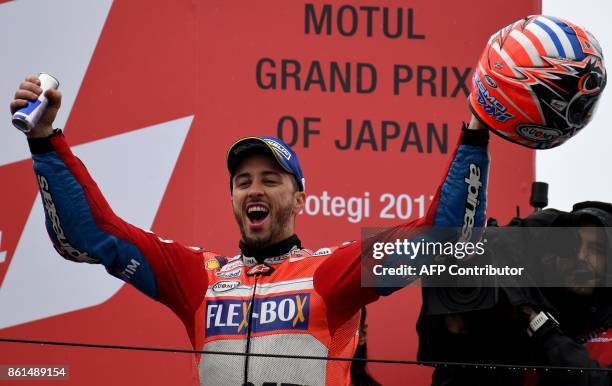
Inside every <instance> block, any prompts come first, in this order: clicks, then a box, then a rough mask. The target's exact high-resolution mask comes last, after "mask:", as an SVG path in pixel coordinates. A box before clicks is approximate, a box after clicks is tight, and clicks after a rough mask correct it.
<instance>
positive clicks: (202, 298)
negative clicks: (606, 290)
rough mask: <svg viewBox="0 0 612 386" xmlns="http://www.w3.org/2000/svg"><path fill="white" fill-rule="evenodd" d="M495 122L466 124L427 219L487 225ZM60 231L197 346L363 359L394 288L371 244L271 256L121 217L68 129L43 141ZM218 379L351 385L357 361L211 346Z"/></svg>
mask: <svg viewBox="0 0 612 386" xmlns="http://www.w3.org/2000/svg"><path fill="white" fill-rule="evenodd" d="M487 139H488V136H487V133H486V131H464V132H463V134H462V137H461V140H460V141H459V143H458V146H457V149H456V150H455V153H454V156H453V159H452V162H451V163H450V165H449V167H448V170H447V174H446V175H445V176H444V179H443V181H442V183H441V185H440V187H439V188H438V189H437V192H436V195H435V197H434V199H433V203H432V204H431V206H430V208H429V210H428V212H427V215H426V216H425V217H424V218H422V219H420V220H419V221H418V222H415V223H412V224H404V225H401V226H399V227H398V229H402V228H404V229H411V228H410V227H418V226H423V225H435V226H444V227H462V228H463V229H464V230H465V229H468V228H471V227H472V226H474V227H481V226H483V225H484V220H485V207H486V186H487V180H488V178H487V177H488V167H489V157H488V151H487V142H488V141H487ZM30 149H31V151H32V153H33V159H34V170H35V173H36V177H37V180H38V184H39V187H40V192H41V195H42V199H43V203H44V207H45V214H46V223H47V229H48V232H49V235H50V237H51V240H52V241H53V244H54V246H55V248H56V249H57V251H58V252H59V253H60V254H61V255H62V256H64V257H65V258H67V259H70V260H74V261H79V262H88V263H100V264H103V265H104V266H105V267H106V269H107V271H108V272H109V273H111V274H112V275H114V276H116V277H118V278H120V279H122V280H124V281H126V282H128V283H130V284H132V285H134V286H135V287H137V288H138V289H139V290H141V291H142V292H144V293H145V294H146V295H148V296H150V297H151V298H153V299H155V300H158V301H160V302H162V303H163V304H165V305H166V306H168V307H170V308H171V309H172V310H173V311H174V312H175V313H176V315H177V316H178V317H179V318H180V319H181V320H182V321H183V323H184V325H185V328H186V330H187V333H188V335H189V338H190V340H191V342H192V344H193V347H194V349H198V350H212V351H231V352H238V353H245V352H249V353H255V354H289V355H298V356H303V355H310V356H322V357H351V356H352V355H353V352H354V349H355V347H356V343H357V327H358V322H359V310H360V308H361V307H362V306H363V305H365V304H367V303H370V302H373V301H375V300H376V299H377V298H378V297H379V295H380V294H384V295H386V294H389V293H390V292H392V291H393V290H390V289H389V288H385V289H380V290H377V289H376V288H362V286H361V270H362V262H361V259H360V252H361V248H360V242H351V243H345V244H342V245H340V246H337V247H332V248H323V249H319V250H318V251H316V252H313V251H312V250H309V249H301V248H297V247H296V248H294V249H292V250H290V251H288V252H287V253H285V254H283V255H281V256H270V258H268V259H266V261H265V264H259V263H257V261H256V260H254V259H253V258H250V257H248V256H242V255H237V256H235V257H233V258H227V257H223V256H222V255H220V254H217V253H213V252H210V251H207V250H203V249H200V248H193V247H186V246H183V245H180V244H179V243H175V242H168V241H166V240H164V239H162V238H160V237H158V236H157V235H155V234H153V233H151V232H148V231H145V230H142V229H140V228H138V227H135V226H133V225H130V224H128V223H126V222H125V221H123V220H122V219H121V218H120V217H118V216H117V215H115V213H113V211H112V210H111V208H110V207H109V205H108V204H107V202H106V201H105V199H104V197H103V196H102V193H101V192H100V190H99V189H98V187H97V185H96V184H95V182H94V181H93V179H92V178H91V176H90V175H89V173H88V172H87V170H86V169H85V167H84V165H83V164H82V163H81V162H80V160H79V159H77V158H76V157H75V156H74V155H73V154H72V152H71V151H70V148H69V146H68V144H67V143H66V141H65V138H64V136H63V135H62V134H61V132H59V131H58V132H56V133H55V134H54V135H52V136H51V137H49V138H44V139H31V140H30ZM197 362H198V364H199V370H200V381H201V383H202V384H207V385H242V384H248V385H263V384H265V385H275V384H277V385H280V384H281V383H285V384H292V385H324V384H325V385H348V384H349V382H350V376H349V368H350V362H346V361H331V360H330V361H326V360H310V359H309V360H306V359H302V360H298V359H278V358H270V357H259V356H248V357H245V356H228V355H214V354H208V355H206V354H204V355H201V356H200V357H198V358H197Z"/></svg>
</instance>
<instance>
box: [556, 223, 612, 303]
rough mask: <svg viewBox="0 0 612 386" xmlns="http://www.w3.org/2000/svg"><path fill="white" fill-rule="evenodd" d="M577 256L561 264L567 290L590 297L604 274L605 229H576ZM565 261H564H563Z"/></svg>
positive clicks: (605, 254) (585, 226)
mask: <svg viewBox="0 0 612 386" xmlns="http://www.w3.org/2000/svg"><path fill="white" fill-rule="evenodd" d="M578 236H579V239H580V248H579V250H578V256H577V258H576V259H572V260H571V261H567V260H566V261H565V262H563V263H562V264H561V267H560V268H561V270H562V272H563V273H564V275H565V277H566V278H567V279H566V280H567V281H566V282H567V287H568V289H569V290H570V291H571V292H573V293H576V294H578V295H591V294H593V291H594V290H595V288H596V287H597V286H598V285H601V282H602V280H603V279H604V277H605V274H606V265H607V253H606V247H607V246H606V234H605V228H601V227H597V226H595V225H594V224H586V225H583V226H581V227H580V228H578ZM564 260H565V259H564Z"/></svg>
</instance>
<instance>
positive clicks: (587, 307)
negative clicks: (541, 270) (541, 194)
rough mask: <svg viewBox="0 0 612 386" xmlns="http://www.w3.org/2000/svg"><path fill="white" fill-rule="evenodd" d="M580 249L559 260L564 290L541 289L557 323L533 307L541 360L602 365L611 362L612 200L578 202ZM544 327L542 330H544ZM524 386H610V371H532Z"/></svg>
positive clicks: (529, 312)
mask: <svg viewBox="0 0 612 386" xmlns="http://www.w3.org/2000/svg"><path fill="white" fill-rule="evenodd" d="M572 215H573V217H574V219H573V221H576V222H577V223H578V226H579V227H580V228H579V229H578V236H579V240H580V248H579V249H578V251H577V254H576V256H575V258H573V259H567V258H565V259H564V258H561V259H559V260H558V261H557V269H558V271H559V273H560V274H561V275H562V277H565V278H567V281H566V286H565V287H563V288H547V289H544V290H543V292H544V294H545V295H546V297H547V298H548V299H549V300H550V301H551V304H552V305H553V306H554V307H555V308H556V309H557V310H558V321H559V322H558V323H557V322H556V321H550V322H549V321H547V320H544V319H545V318H541V319H542V320H540V321H539V322H538V316H539V315H541V314H538V313H537V312H536V311H535V310H533V309H532V308H531V307H529V306H525V307H523V312H525V313H526V314H527V315H528V316H529V321H530V322H529V325H530V326H529V328H530V329H531V330H534V331H533V336H532V339H533V342H534V345H535V346H536V356H537V358H538V360H539V361H540V362H541V363H543V364H547V365H551V366H572V367H584V368H601V367H608V366H610V365H612V341H611V339H610V337H611V336H612V331H609V330H610V327H612V298H611V297H610V295H611V294H612V293H611V292H610V289H609V288H608V286H609V285H610V274H609V269H610V268H612V267H611V261H610V251H611V248H610V247H611V241H612V238H611V237H610V236H611V235H610V230H611V229H612V228H610V227H612V204H609V203H602V202H595V201H587V202H582V203H578V204H576V205H574V208H573V211H572ZM540 330H541V331H540ZM527 379H528V383H526V385H574V386H581V385H602V386H603V385H612V373H610V372H603V371H585V372H569V373H567V372H563V373H561V372H558V371H553V372H547V373H546V374H542V372H539V373H537V374H529V375H528V377H527Z"/></svg>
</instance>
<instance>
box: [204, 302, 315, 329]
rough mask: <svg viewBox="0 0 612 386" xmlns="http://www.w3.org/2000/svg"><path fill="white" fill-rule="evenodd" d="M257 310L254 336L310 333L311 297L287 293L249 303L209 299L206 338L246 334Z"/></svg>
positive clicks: (253, 326)
mask: <svg viewBox="0 0 612 386" xmlns="http://www.w3.org/2000/svg"><path fill="white" fill-rule="evenodd" d="M251 306H252V307H253V310H252V311H253V317H252V323H253V325H252V326H251V331H252V332H253V333H259V332H270V331H280V330H307V329H308V320H309V316H310V294H286V295H281V296H273V297H265V298H257V297H256V298H255V300H254V302H253V304H251V302H250V301H247V300H239V299H236V300H235V299H223V300H209V301H207V303H206V337H213V336H217V335H242V334H246V332H247V327H248V320H249V312H250V311H251Z"/></svg>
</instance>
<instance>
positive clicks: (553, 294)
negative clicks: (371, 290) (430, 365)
mask: <svg viewBox="0 0 612 386" xmlns="http://www.w3.org/2000/svg"><path fill="white" fill-rule="evenodd" d="M510 225H511V228H499V229H500V230H502V231H501V232H498V233H499V235H500V236H502V237H500V239H501V238H503V240H498V241H497V242H496V244H495V246H494V247H493V248H492V249H494V251H492V252H491V253H495V252H498V254H500V253H499V252H500V251H502V253H501V254H503V253H504V252H506V250H504V248H505V247H506V246H509V245H512V246H514V247H515V249H516V251H517V255H518V256H520V257H519V258H522V259H526V260H530V259H531V256H533V254H534V253H536V252H538V253H540V256H539V257H540V259H539V261H538V264H540V268H541V269H543V273H544V274H545V275H548V276H549V277H552V278H553V279H550V280H563V287H557V288H546V287H544V288H521V287H507V288H481V289H480V291H481V292H482V293H487V294H493V293H494V294H496V296H497V302H496V304H494V305H491V306H490V307H489V308H486V309H479V310H474V311H464V312H458V313H452V314H448V315H427V307H425V306H424V311H422V312H421V317H420V319H419V323H418V330H419V335H420V336H421V342H420V348H419V359H421V360H436V361H449V362H462V363H466V362H471V363H488V364H491V363H498V364H504V365H517V367H518V368H517V369H506V368H497V369H493V368H484V369H483V368H473V367H459V366H449V367H438V368H437V369H436V370H435V371H434V374H433V378H432V385H434V386H451V385H452V386H457V385H470V386H480V385H491V384H495V385H498V386H499V385H508V386H509V385H517V386H518V385H524V386H536V385H537V386H548V385H555V386H559V385H561V386H563V385H567V386H570V385H571V386H582V385H585V386H586V385H598V386H599V385H601V386H603V385H611V384H612V381H611V378H610V375H611V374H610V373H609V372H606V371H565V370H547V371H542V370H539V371H533V370H529V371H526V372H525V371H524V370H521V369H520V368H521V367H524V366H551V367H578V368H593V369H597V368H602V367H607V366H610V364H612V342H611V341H610V338H609V335H610V334H611V333H612V332H609V331H608V330H609V329H610V327H611V326H612V324H611V322H612V298H610V296H609V295H610V291H609V289H608V288H607V285H609V284H610V280H609V278H610V275H609V271H608V270H609V268H610V264H609V262H608V261H609V260H610V258H609V257H608V256H609V255H610V251H611V249H610V245H611V244H610V242H611V240H612V238H610V226H611V225H612V205H611V204H607V203H601V202H583V203H579V204H576V205H575V206H574V209H573V211H572V212H571V213H565V212H560V211H557V210H554V209H546V210H544V211H541V212H538V213H536V214H534V215H531V216H529V217H527V218H525V219H519V218H516V219H514V220H513V221H512V222H511V224H510ZM546 227H550V228H558V229H559V230H560V231H563V232H565V231H566V230H567V232H573V233H574V234H575V236H576V237H575V238H572V237H571V235H570V234H569V233H568V236H570V237H567V239H568V240H563V241H566V242H565V243H563V245H562V246H561V247H560V246H559V245H558V244H559V243H556V244H557V245H552V244H553V243H552V241H553V239H551V238H548V239H547V238H544V237H542V236H544V235H545V234H544V233H543V232H542V231H541V229H545V228H546ZM560 227H564V228H560ZM512 228H514V229H512ZM505 229H510V230H519V231H520V232H521V233H520V235H521V237H522V238H521V239H516V238H514V237H510V235H513V236H516V235H517V234H518V233H517V232H510V233H508V232H506V233H504V232H503V230H505ZM489 234H491V232H490V233H489ZM550 234H555V235H556V236H557V237H558V235H561V234H563V233H559V232H556V233H555V232H552V233H550ZM550 234H549V235H550ZM492 235H493V237H495V232H493V233H492ZM554 241H558V242H560V241H561V240H559V239H556V240H554ZM544 244H549V245H548V247H547V248H542V246H543V245H544ZM537 283H538V284H544V283H543V282H541V281H538V282H537ZM549 283H557V282H556V281H554V282H549ZM429 292H431V291H430V290H428V291H425V289H424V295H425V294H427V293H429ZM426 301H427V297H425V299H424V303H425V302H426ZM430 302H431V301H430ZM480 306H482V305H480ZM473 307H474V308H477V305H476V304H474V305H473ZM483 308H484V307H483ZM553 315H554V316H553Z"/></svg>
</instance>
